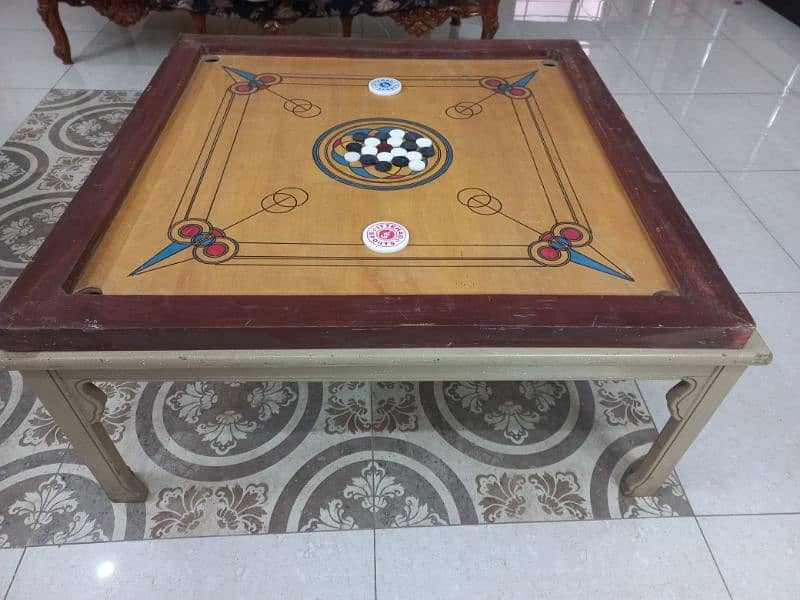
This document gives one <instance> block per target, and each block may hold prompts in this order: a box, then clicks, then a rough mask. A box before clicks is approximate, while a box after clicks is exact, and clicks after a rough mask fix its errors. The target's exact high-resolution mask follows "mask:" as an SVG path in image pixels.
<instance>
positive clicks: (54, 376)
mask: <svg viewBox="0 0 800 600" xmlns="http://www.w3.org/2000/svg"><path fill="white" fill-rule="evenodd" d="M22 375H23V377H24V379H25V381H27V382H28V383H29V384H30V385H31V388H32V389H33V391H34V392H36V394H37V395H38V396H39V399H40V400H41V401H42V404H44V406H45V408H46V409H47V410H48V411H49V412H50V414H51V415H52V416H53V418H54V419H55V421H56V423H58V424H59V425H60V426H61V427H62V428H63V429H64V433H66V435H67V438H68V439H69V441H70V442H72V446H73V447H74V449H75V452H76V453H77V454H78V455H79V456H80V457H81V458H82V459H83V461H84V462H85V463H86V466H87V467H89V470H90V471H91V472H92V474H93V475H94V476H95V479H97V481H98V483H99V484H100V486H101V487H102V488H103V489H104V490H105V492H106V494H108V497H109V499H111V501H112V502H142V501H144V499H145V498H146V497H147V488H146V487H145V485H144V484H143V483H142V482H141V481H140V480H139V479H138V478H137V477H136V475H134V474H133V471H131V470H130V468H129V467H128V465H126V464H125V461H124V460H123V459H122V457H121V456H120V455H119V452H117V449H116V448H115V447H114V444H113V443H112V441H111V438H109V437H108V433H107V432H106V430H105V429H104V428H103V424H102V423H101V422H100V417H101V416H102V414H103V408H104V407H105V403H106V396H105V394H104V393H103V392H102V391H101V390H100V389H99V388H98V387H97V386H95V385H94V384H93V383H92V382H90V381H86V380H73V379H69V378H66V377H64V376H62V375H61V374H60V373H58V372H56V371H28V372H23V374H22Z"/></svg>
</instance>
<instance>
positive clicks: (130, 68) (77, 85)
mask: <svg viewBox="0 0 800 600" xmlns="http://www.w3.org/2000/svg"><path fill="white" fill-rule="evenodd" d="M158 66H159V62H154V63H151V64H149V65H121V64H94V63H78V64H75V65H73V66H72V67H70V69H69V71H67V73H66V74H65V75H64V76H63V77H62V78H61V80H60V81H59V82H58V85H56V86H55V87H56V89H63V90H133V91H142V90H144V88H146V87H147V84H148V83H150V80H151V79H152V78H153V75H155V73H156V71H157V70H158Z"/></svg>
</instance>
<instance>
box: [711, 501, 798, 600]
mask: <svg viewBox="0 0 800 600" xmlns="http://www.w3.org/2000/svg"><path fill="white" fill-rule="evenodd" d="M700 526H701V527H702V528H703V533H704V534H705V536H706V539H707V540H708V544H709V546H710V547H711V552H712V553H713V554H714V558H716V560H717V565H718V566H719V569H720V571H721V572H722V576H723V577H724V578H725V582H726V583H727V584H728V588H729V589H730V591H731V595H732V596H733V598H735V600H764V599H767V598H768V599H769V600H797V598H800V573H799V572H798V569H797V567H798V564H800V515H760V516H746V517H745V516H742V517H703V518H700Z"/></svg>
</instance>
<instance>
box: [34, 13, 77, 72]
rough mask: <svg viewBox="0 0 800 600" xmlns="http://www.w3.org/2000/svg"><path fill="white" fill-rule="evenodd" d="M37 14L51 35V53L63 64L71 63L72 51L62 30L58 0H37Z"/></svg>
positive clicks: (65, 33)
mask: <svg viewBox="0 0 800 600" xmlns="http://www.w3.org/2000/svg"><path fill="white" fill-rule="evenodd" d="M37 10H38V11H39V16H40V17H42V21H44V24H45V26H46V27H47V29H48V30H49V31H50V35H52V36H53V42H55V44H54V45H53V53H54V54H55V55H56V56H57V57H58V58H60V59H61V60H62V62H63V63H64V64H65V65H71V64H72V52H71V51H70V47H69V38H68V37H67V32H66V31H64V24H63V23H62V22H61V15H60V14H59V13H58V0H39V7H38V9H37Z"/></svg>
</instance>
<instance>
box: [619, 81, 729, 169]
mask: <svg viewBox="0 0 800 600" xmlns="http://www.w3.org/2000/svg"><path fill="white" fill-rule="evenodd" d="M615 98H616V100H617V102H618V103H619V105H620V106H621V107H622V110H623V111H624V112H625V116H626V117H627V118H628V121H630V123H631V125H633V128H634V129H635V130H636V133H637V134H638V135H639V137H640V138H641V140H642V141H643V142H644V145H645V146H646V147H647V150H648V151H649V152H650V154H651V155H652V156H653V158H654V159H655V161H656V163H657V164H658V166H659V167H660V168H661V170H662V171H711V170H713V167H712V166H711V164H710V163H709V162H708V161H707V160H706V159H705V157H704V156H703V154H702V152H700V150H699V149H698V148H697V146H695V145H694V143H693V142H692V140H691V139H690V138H689V137H688V136H687V135H686V134H685V133H684V132H683V131H682V130H681V128H680V127H679V126H678V123H677V122H676V121H675V119H674V118H673V117H672V116H671V115H670V114H669V113H668V112H667V111H666V110H665V109H664V107H663V106H662V105H661V103H660V102H659V101H658V98H656V97H655V96H653V95H652V94H617V95H616V97H615Z"/></svg>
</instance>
